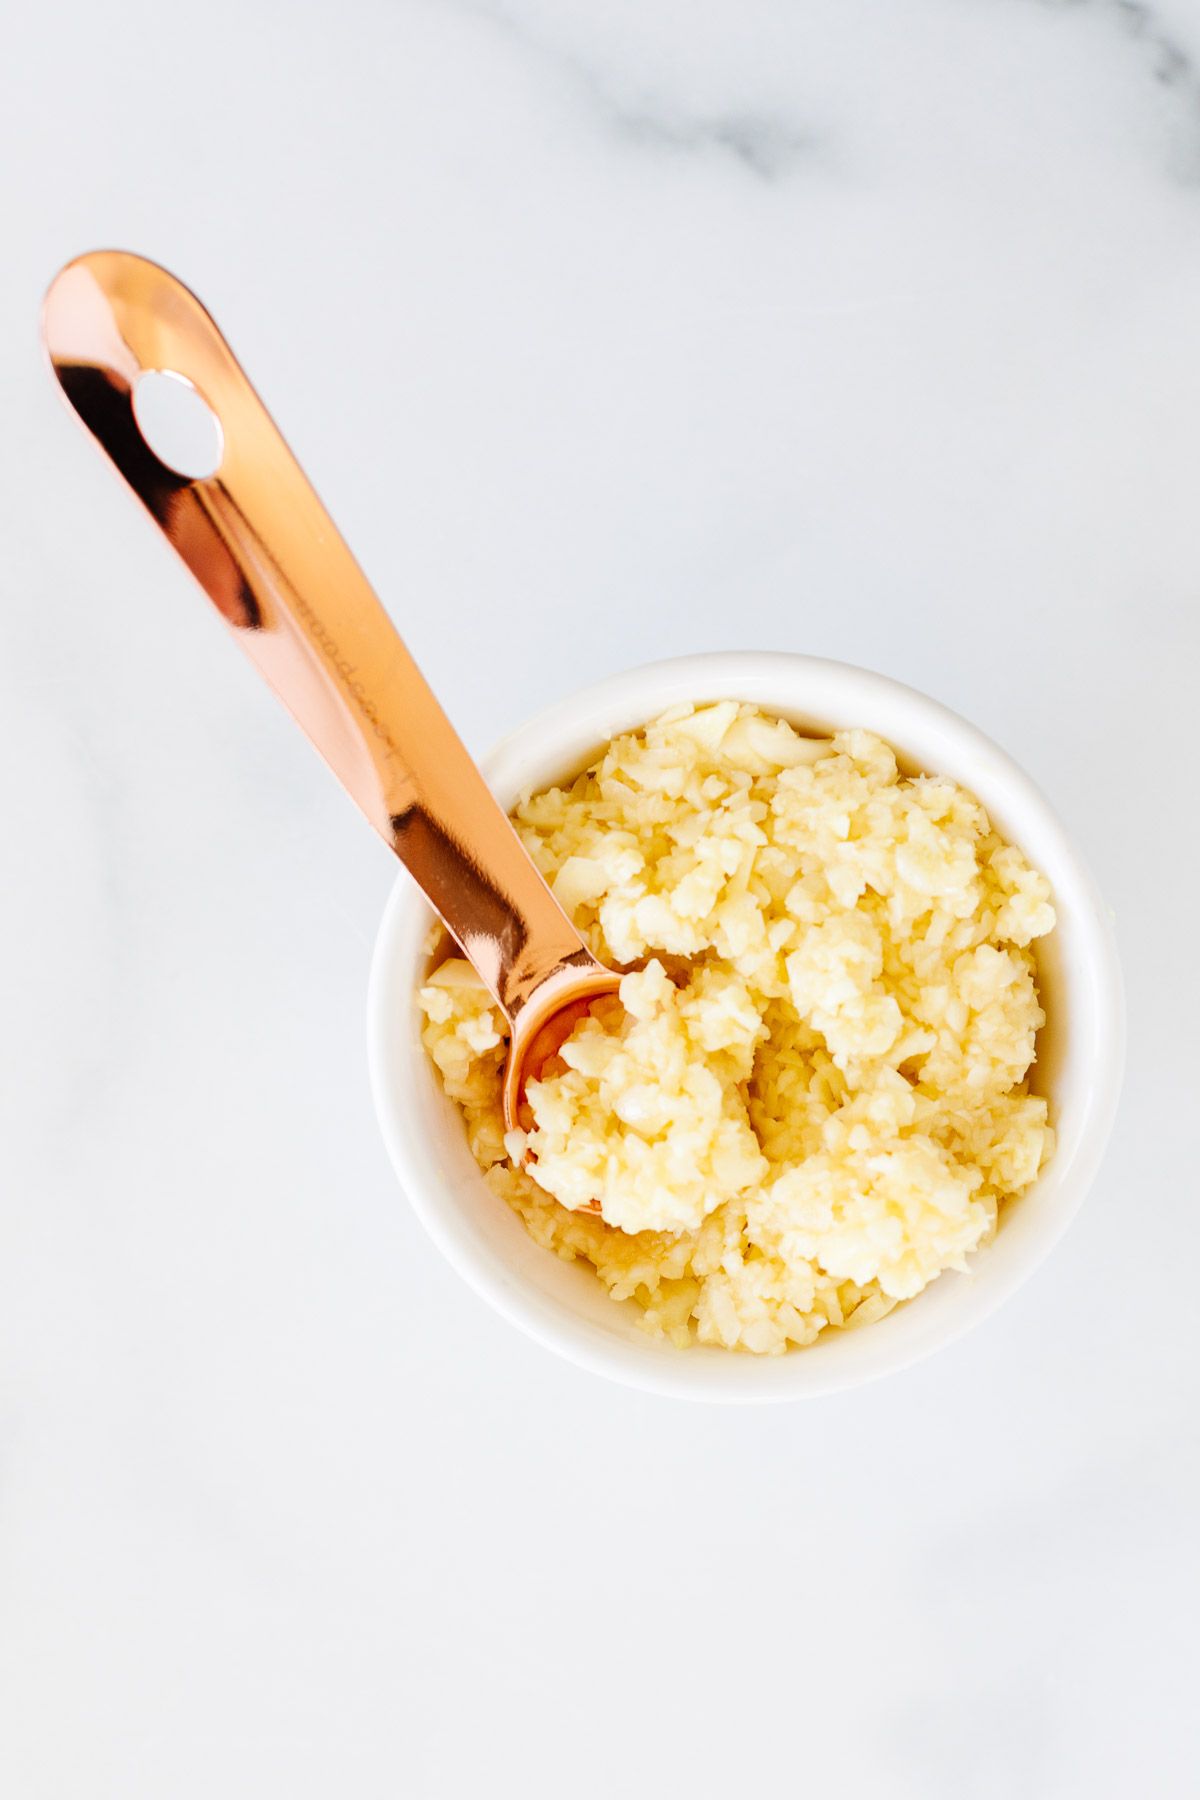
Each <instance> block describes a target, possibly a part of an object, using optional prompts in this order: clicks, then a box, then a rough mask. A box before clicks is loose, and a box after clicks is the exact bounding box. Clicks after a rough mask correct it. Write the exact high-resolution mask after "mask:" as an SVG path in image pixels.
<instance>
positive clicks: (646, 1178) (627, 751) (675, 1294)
mask: <svg viewBox="0 0 1200 1800" xmlns="http://www.w3.org/2000/svg"><path fill="white" fill-rule="evenodd" d="M513 818H514V821H515V823H516V825H517V828H518V830H519V832H520V834H521V837H522V839H523V840H524V842H525V844H526V846H527V848H528V849H529V851H530V853H531V855H532V856H533V858H534V860H535V861H536V863H537V865H538V867H539V868H540V869H541V871H542V873H543V874H544V875H545V877H546V879H547V880H548V881H549V882H550V884H551V886H552V887H553V888H554V891H555V893H556V894H557V895H558V897H559V899H560V901H561V902H562V904H563V905H564V906H565V908H566V909H567V911H568V912H569V913H570V914H571V916H572V917H573V919H574V920H575V923H576V924H577V926H578V927H579V929H580V930H581V932H582V934H583V936H584V937H585V938H586V939H587V941H588V943H589V944H590V946H591V948H592V949H593V950H594V951H595V953H596V955H597V956H598V957H600V958H601V959H602V960H603V961H605V962H607V963H610V964H612V965H613V966H615V967H618V968H621V969H625V970H628V971H629V972H628V973H627V974H625V976H624V978H623V980H622V983H621V994H620V999H621V1005H620V1006H617V1005H616V1004H615V1003H613V1004H610V1005H608V1006H601V1007H600V1008H599V1009H597V1011H596V1012H595V1013H594V1014H593V1016H591V1017H590V1018H588V1019H586V1020H585V1021H584V1022H583V1023H582V1024H580V1025H578V1026H577V1027H576V1029H575V1031H574V1032H573V1033H572V1035H571V1037H570V1038H569V1039H568V1041H567V1043H566V1044H565V1045H564V1046H563V1048H562V1051H561V1054H560V1057H559V1059H558V1060H557V1061H556V1062H555V1063H553V1064H552V1065H551V1066H550V1069H549V1070H548V1071H547V1072H546V1073H545V1075H544V1077H543V1079H542V1080H540V1081H538V1082H534V1083H531V1085H530V1088H529V1094H528V1098H529V1102H530V1107H531V1110H532V1114H533V1124H532V1127H531V1129H530V1130H529V1131H528V1132H514V1133H510V1134H509V1135H508V1138H507V1140H506V1137H505V1131H504V1122H503V1116H502V1112H501V1104H500V1095H501V1069H502V1065H503V1060H504V1048H505V1026H504V1020H503V1018H502V1016H501V1015H500V1013H499V1012H498V1010H497V1009H496V1008H495V1006H494V1005H493V1004H492V1003H491V1001H490V999H489V997H488V995H487V993H486V992H485V990H484V989H483V988H482V986H481V985H480V983H479V982H478V980H477V978H476V977H475V975H474V973H473V971H472V970H471V969H470V967H469V966H468V965H467V964H466V963H465V962H463V961H462V959H461V958H459V957H457V956H447V957H445V959H444V960H443V961H441V963H440V964H439V966H437V967H436V968H435V969H434V970H433V972H432V973H431V975H430V976H429V977H428V980H427V982H426V985H425V986H424V987H423V988H422V990H421V993H420V1004H421V1008H422V1011H423V1013H424V1017H425V1025H424V1034H423V1035H424V1041H425V1044H426V1047H427V1048H428V1051H429V1053H430V1055H431V1056H432V1058H433V1060H434V1062H435V1064H436V1066H437V1068H438V1071H439V1073H440V1076H441V1079H442V1082H443V1084H444V1086H445V1089H446V1092H447V1094H448V1095H449V1096H450V1098H451V1099H452V1100H453V1101H454V1102H455V1103H456V1104H457V1106H458V1107H459V1108H460V1110H461V1111H462V1114H463V1117H464V1119H465V1122H466V1129H467V1135H468V1139H469V1142H470V1146H471V1150H472V1152H473V1154H474V1156H475V1158H476V1160H477V1161H478V1163H479V1165H480V1167H481V1168H482V1169H483V1170H484V1172H485V1176H486V1179H487V1181H488V1183H489V1185H490V1186H491V1187H492V1188H493V1190H494V1191H495V1192H496V1193H497V1195H499V1196H500V1197H501V1198H502V1199H503V1200H505V1201H506V1202H507V1203H508V1204H509V1205H511V1206H512V1207H514V1208H515V1209H516V1211H517V1212H518V1213H519V1214H520V1215H521V1217H522V1218H523V1219H524V1221H525V1224H526V1226H527V1227H528V1229H529V1230H530V1232H531V1233H532V1234H533V1236H534V1237H535V1238H536V1239H537V1240H538V1241H539V1242H541V1243H543V1244H545V1245H546V1246H547V1247H548V1248H550V1249H553V1250H555V1251H556V1252H557V1253H558V1254H559V1255H560V1256H563V1257H566V1258H568V1259H574V1258H583V1259H584V1260H586V1261H587V1262H589V1263H590V1264H591V1265H592V1266H593V1267H594V1268H595V1270H596V1273H597V1275H598V1276H599V1278H600V1279H601V1281H603V1282H604V1284H605V1286H606V1287H607V1288H608V1290H609V1292H610V1293H611V1294H612V1296H613V1297H614V1299H632V1300H634V1301H635V1302H636V1303H637V1305H638V1306H639V1307H640V1308H641V1312H642V1317H643V1322H644V1324H645V1326H646V1328H647V1329H648V1330H650V1331H652V1332H655V1333H660V1334H665V1335H667V1336H669V1337H670V1338H671V1339H672V1340H673V1341H675V1342H676V1343H678V1344H680V1345H685V1344H688V1343H691V1342H694V1341H699V1342H702V1343H710V1344H720V1345H724V1346H726V1347H728V1348H731V1349H733V1348H736V1349H743V1350H751V1351H757V1352H760V1353H772V1352H778V1351H782V1350H785V1349H786V1348H788V1347H789V1346H790V1345H803V1344H808V1343H811V1342H812V1341H813V1340H814V1339H815V1338H816V1337H817V1336H818V1334H819V1333H820V1332H821V1331H823V1330H825V1329H827V1328H828V1327H830V1326H847V1325H854V1326H858V1325H862V1324H866V1323H869V1322H870V1321H872V1320H874V1319H878V1318H880V1317H881V1316H882V1315H883V1314H884V1313H886V1312H887V1311H889V1310H890V1309H891V1307H893V1306H894V1305H895V1304H896V1303H897V1302H898V1301H901V1300H906V1299H909V1298H911V1297H912V1296H913V1295H915V1294H917V1293H919V1292H920V1291H921V1289H922V1288H923V1287H925V1286H926V1285H927V1284H928V1283H929V1282H930V1281H932V1280H933V1279H934V1278H935V1277H936V1276H937V1275H939V1274H941V1273H942V1271H943V1270H946V1269H962V1268H963V1267H964V1266H965V1263H966V1258H967V1256H968V1255H969V1254H970V1253H971V1252H972V1251H973V1250H976V1249H977V1248H979V1247H980V1246H981V1245H982V1244H984V1243H985V1242H986V1240H987V1239H988V1238H989V1237H990V1236H991V1235H992V1233H993V1232H994V1230H995V1228H996V1225H997V1220H998V1215H999V1209H1000V1207H1001V1205H1002V1203H1003V1202H1004V1201H1005V1200H1007V1199H1010V1198H1011V1197H1013V1196H1014V1195H1016V1194H1018V1193H1020V1191H1021V1190H1022V1189H1023V1188H1025V1187H1027V1186H1028V1185H1029V1183H1030V1182H1031V1181H1032V1180H1033V1179H1034V1177H1035V1175H1036V1174H1037V1172H1038V1170H1039V1169H1040V1168H1041V1166H1042V1165H1043V1164H1044V1162H1045V1161H1046V1158H1047V1157H1048V1156H1049V1155H1050V1154H1051V1152H1052V1149H1053V1133H1052V1131H1051V1129H1050V1126H1049V1122H1048V1118H1047V1107H1046V1102H1045V1100H1044V1099H1042V1098H1041V1097H1040V1096H1037V1095H1033V1094H1030V1092H1029V1091H1028V1086H1027V1077H1028V1073H1029V1070H1030V1067H1031V1065H1032V1063H1033V1060H1034V1053H1035V1041H1036V1035H1037V1031H1038V1029H1039V1027H1040V1026H1041V1024H1042V1023H1043V1014H1042V1010H1041V1007H1040V1004H1039V1001H1038V991H1037V979H1036V966H1035V963H1034V958H1033V953H1032V951H1031V949H1030V945H1031V944H1032V942H1033V940H1034V939H1036V938H1038V937H1042V936H1044V935H1045V934H1046V933H1047V932H1049V931H1050V930H1051V929H1052V928H1053V925H1054V910H1053V906H1052V903H1051V896H1050V890H1049V887H1048V884H1047V883H1046V881H1045V880H1044V878H1043V877H1042V876H1041V875H1039V874H1038V873H1037V872H1036V871H1035V870H1033V869H1031V868H1030V867H1029V865H1028V864H1027V863H1026V861H1025V859H1024V858H1023V857H1022V855H1021V853H1020V852H1019V851H1018V850H1016V849H1015V848H1013V847H1012V846H1011V845H1008V844H1006V843H1004V842H1003V840H1002V839H1001V838H1000V837H999V836H998V835H997V834H996V833H995V832H994V831H993V830H992V828H991V826H990V823H989V821H988V818H987V816H986V814H985V813H984V811H983V809H982V807H980V806H979V804H978V802H977V801H975V800H974V799H972V797H971V796H970V795H969V794H967V793H965V792H964V791H963V790H962V789H961V788H959V787H957V786H956V785H955V784H954V783H953V782H951V781H948V780H945V779H942V778H939V777H936V776H918V777H915V778H909V777H907V776H904V775H902V774H901V773H900V772H899V770H898V769H897V766H896V759H895V757H894V755H893V753H892V751H891V750H890V749H889V748H888V746H887V745H886V744H884V743H883V742H881V740H880V739H879V738H877V737H874V736H872V735H871V734H870V733H869V732H866V731H848V732H843V733H841V734H839V735H838V736H836V737H834V738H832V739H817V738H806V737H802V736H800V735H799V734H798V733H797V732H796V731H794V730H793V729H792V727H791V726H789V725H788V724H786V723H785V722H783V721H781V720H777V719H772V718H768V717H766V716H765V715H763V714H762V713H760V712H758V711H757V710H756V709H755V708H753V707H751V706H746V705H738V704H737V703H736V702H733V701H722V702H720V703H718V704H715V705H709V706H701V707H678V708H675V709H674V710H673V711H671V712H668V713H665V714H664V715H663V716H662V717H661V718H659V719H656V720H655V721H654V722H653V723H652V724H650V725H647V726H646V727H645V728H644V729H642V730H640V731H636V732H631V733H629V734H627V735H625V736H623V737H619V738H617V739H615V740H614V741H613V742H612V743H611V744H610V745H609V746H608V748H607V750H605V752H604V753H603V755H602V756H601V757H599V758H598V759H597V761H596V762H595V763H594V764H593V765H592V767H591V768H590V769H589V770H588V771H587V772H586V773H585V774H583V775H581V776H580V777H579V778H578V779H577V780H576V781H574V782H573V783H571V784H570V785H569V786H567V787H562V788H551V789H548V790H547V791H545V792H544V793H541V794H535V795H533V796H531V797H529V798H527V799H525V800H524V801H523V802H522V803H521V804H520V805H519V806H518V807H517V808H516V810H515V812H514V814H513ZM594 1202H599V1204H600V1208H601V1212H600V1215H599V1216H597V1215H596V1214H595V1213H594V1212H593V1211H581V1210H579V1209H580V1208H584V1207H587V1206H589V1204H590V1203H594Z"/></svg>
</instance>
